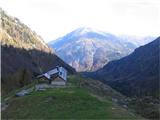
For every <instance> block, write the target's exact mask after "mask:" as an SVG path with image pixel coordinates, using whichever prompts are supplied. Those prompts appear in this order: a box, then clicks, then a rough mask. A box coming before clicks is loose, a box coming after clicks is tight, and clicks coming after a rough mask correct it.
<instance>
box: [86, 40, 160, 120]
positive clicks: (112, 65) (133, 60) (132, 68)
mask: <svg viewBox="0 0 160 120" xmlns="http://www.w3.org/2000/svg"><path fill="white" fill-rule="evenodd" d="M159 55H160V37H158V38H157V39H156V40H154V41H153V42H151V43H149V44H147V45H144V46H141V47H139V48H137V49H136V50H135V51H134V52H133V53H132V54H130V55H129V56H126V57H124V58H122V59H120V60H115V61H112V62H109V63H108V64H107V65H105V66H104V67H103V68H102V69H100V70H97V71H96V72H93V73H85V75H87V76H90V77H93V78H95V79H100V80H101V81H102V82H103V83H105V84H107V85H109V86H111V87H112V88H114V89H115V90H117V91H119V92H121V93H122V94H124V95H126V96H129V97H131V98H133V99H132V100H131V106H132V107H133V108H134V109H135V110H136V111H137V113H139V114H141V115H142V116H144V117H146V118H151V119H159V118H160V114H159V106H160V102H159V100H160V93H159V91H160V87H159V85H160V83H159V82H160V81H159Z"/></svg>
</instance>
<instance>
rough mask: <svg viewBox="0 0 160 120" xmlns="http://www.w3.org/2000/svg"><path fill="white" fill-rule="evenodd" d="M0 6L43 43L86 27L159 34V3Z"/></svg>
mask: <svg viewBox="0 0 160 120" xmlns="http://www.w3.org/2000/svg"><path fill="white" fill-rule="evenodd" d="M0 7H1V8H2V9H3V10H5V11H6V12H7V13H8V14H10V15H12V16H15V17H17V18H19V19H20V20H21V21H22V22H23V23H25V24H26V25H28V26H29V27H30V28H31V29H32V30H35V31H36V32H37V33H38V34H39V35H41V36H42V38H44V40H45V41H46V42H48V41H50V40H54V39H56V38H58V37H60V36H63V35H65V34H66V33H69V32H71V31H73V30H74V29H76V28H78V27H85V26H86V27H91V28H95V29H98V30H102V31H106V32H111V33H113V34H129V35H141V36H145V35H152V36H158V35H160V0H0Z"/></svg>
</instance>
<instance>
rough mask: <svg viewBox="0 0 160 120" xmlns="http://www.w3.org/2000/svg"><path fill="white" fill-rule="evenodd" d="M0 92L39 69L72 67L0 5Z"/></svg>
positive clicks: (22, 82) (28, 79) (20, 83)
mask: <svg viewBox="0 0 160 120" xmlns="http://www.w3.org/2000/svg"><path fill="white" fill-rule="evenodd" d="M0 16H1V19H0V20H1V21H0V22H1V27H0V41H1V80H2V95H3V94H7V93H8V92H9V91H11V90H13V89H16V88H18V87H23V86H24V85H25V84H28V83H30V82H31V81H32V79H33V78H34V77H35V76H36V75H37V74H40V73H42V72H45V71H47V70H50V69H52V68H53V67H55V66H57V65H60V66H64V67H65V68H66V69H68V71H69V72H70V73H73V72H75V70H74V69H73V68H72V67H70V66H69V65H67V64H66V63H65V62H64V61H62V60H61V59H60V58H59V57H57V56H56V54H55V52H54V51H52V50H51V49H50V48H49V47H48V45H47V44H46V43H45V42H44V41H43V40H42V38H41V37H40V36H39V35H37V34H36V33H35V32H34V31H32V30H31V29H30V28H29V27H27V26H26V25H25V24H23V23H22V22H21V21H20V20H19V19H17V18H14V17H12V16H9V15H8V14H6V13H5V12H4V11H3V10H2V9H0Z"/></svg>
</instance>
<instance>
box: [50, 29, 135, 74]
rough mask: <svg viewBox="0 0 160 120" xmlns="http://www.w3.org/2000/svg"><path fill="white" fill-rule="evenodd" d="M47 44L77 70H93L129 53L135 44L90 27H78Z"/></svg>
mask: <svg viewBox="0 0 160 120" xmlns="http://www.w3.org/2000/svg"><path fill="white" fill-rule="evenodd" d="M49 46H51V47H52V48H54V49H55V51H56V52H57V54H58V56H59V57H60V58H62V59H63V60H64V61H65V62H67V63H68V64H69V65H71V66H72V67H74V68H75V69H76V70H77V71H81V72H82V71H94V70H97V69H99V68H101V67H103V66H104V65H105V64H106V63H108V62H109V61H112V60H115V59H119V58H121V57H123V56H126V55H128V54H129V53H131V52H132V51H133V50H134V49H135V48H136V46H135V45H134V44H132V43H131V42H125V41H122V40H121V39H120V38H118V37H116V36H115V35H112V34H110V33H105V32H102V31H98V30H94V29H91V28H78V29H76V30H74V31H72V32H71V33H68V34H67V35H65V36H64V37H61V38H59V39H57V40H55V41H51V42H50V43H49Z"/></svg>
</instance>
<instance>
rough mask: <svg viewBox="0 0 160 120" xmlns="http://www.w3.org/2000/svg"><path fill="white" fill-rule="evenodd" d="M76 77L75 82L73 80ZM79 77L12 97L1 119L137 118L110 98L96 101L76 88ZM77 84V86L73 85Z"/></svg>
mask: <svg viewBox="0 0 160 120" xmlns="http://www.w3.org/2000/svg"><path fill="white" fill-rule="evenodd" d="M76 80H77V81H76ZM79 80H82V78H77V79H76V77H75V76H72V77H70V78H69V83H70V87H67V88H54V89H48V90H46V91H35V92H33V93H31V94H30V95H27V96H24V97H14V98H12V99H11V100H10V103H9V107H8V108H7V109H6V110H5V111H3V112H2V118H3V119H9V118H12V119H116V118H118V119H139V117H137V116H136V115H134V114H132V113H130V112H128V111H127V110H125V109H123V108H122V107H120V106H118V105H116V104H114V103H112V101H110V100H107V99H106V100H100V99H99V98H98V97H95V96H93V95H92V94H91V93H90V92H89V91H87V90H86V89H83V88H82V87H78V85H79V83H78V81H79ZM76 86H77V87H76Z"/></svg>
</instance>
